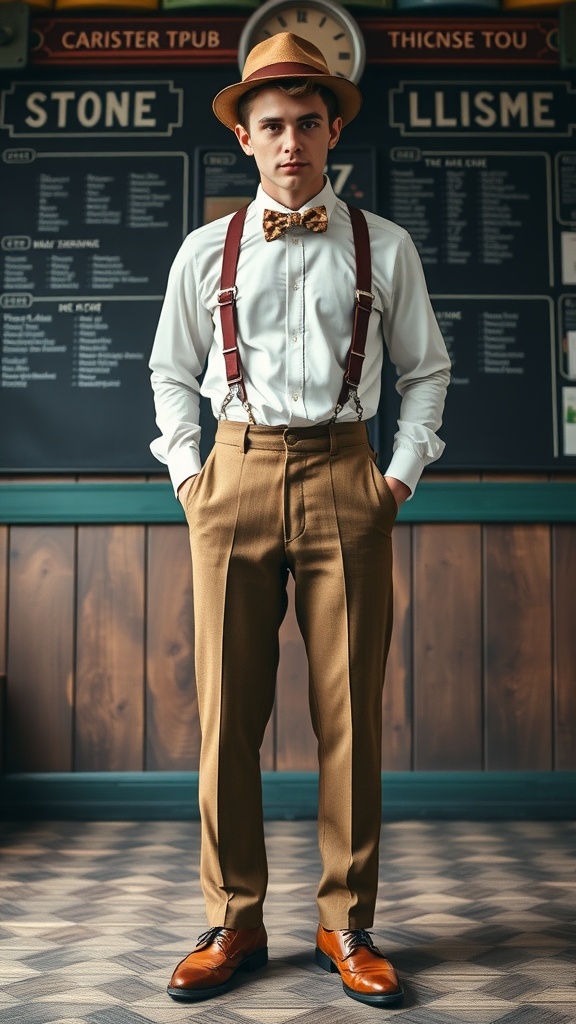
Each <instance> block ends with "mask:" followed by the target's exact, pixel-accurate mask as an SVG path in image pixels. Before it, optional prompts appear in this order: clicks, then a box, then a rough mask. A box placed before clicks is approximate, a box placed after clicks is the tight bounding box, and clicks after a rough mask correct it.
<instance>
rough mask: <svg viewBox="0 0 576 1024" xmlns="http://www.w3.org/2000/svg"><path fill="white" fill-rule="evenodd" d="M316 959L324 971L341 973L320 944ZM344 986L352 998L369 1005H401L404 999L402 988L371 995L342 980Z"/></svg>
mask: <svg viewBox="0 0 576 1024" xmlns="http://www.w3.org/2000/svg"><path fill="white" fill-rule="evenodd" d="M314 959H315V961H316V964H317V966H318V967H321V968H322V970H323V971H328V973H329V974H340V971H339V970H338V967H337V966H336V964H335V963H334V961H333V960H332V959H331V957H329V956H328V954H327V953H324V951H323V950H322V949H320V947H319V946H316V951H315V953H314ZM342 988H343V989H344V991H345V993H346V995H347V996H350V998H351V999H356V1000H357V1001H358V1002H359V1003H367V1004H368V1006H399V1005H400V1003H401V1002H402V1000H403V999H404V992H403V990H402V989H400V990H399V991H398V992H390V993H389V994H388V995H383V994H381V995H373V996H371V995H369V993H368V992H367V993H366V994H364V993H363V992H355V991H354V989H352V988H348V985H346V983H345V982H344V981H342Z"/></svg>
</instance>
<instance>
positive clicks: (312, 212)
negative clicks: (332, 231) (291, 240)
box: [263, 206, 328, 242]
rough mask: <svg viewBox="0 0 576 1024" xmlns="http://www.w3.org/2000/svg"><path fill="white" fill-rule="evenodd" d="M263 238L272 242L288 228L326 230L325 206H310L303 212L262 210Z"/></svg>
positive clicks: (326, 216)
mask: <svg viewBox="0 0 576 1024" xmlns="http://www.w3.org/2000/svg"><path fill="white" fill-rule="evenodd" d="M263 227H264V238H265V239H266V241H267V242H273V241H274V239H275V238H280V236H281V235H284V234H285V233H286V231H287V230H288V228H299V227H304V228H308V230H309V231H326V228H327V227H328V215H327V213H326V207H325V206H310V207H309V208H308V209H307V210H304V213H281V212H280V210H264V218H263Z"/></svg>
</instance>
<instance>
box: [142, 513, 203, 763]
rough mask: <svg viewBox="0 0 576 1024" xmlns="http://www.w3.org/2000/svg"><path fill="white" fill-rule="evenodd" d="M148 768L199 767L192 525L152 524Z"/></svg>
mask: <svg viewBox="0 0 576 1024" xmlns="http://www.w3.org/2000/svg"><path fill="white" fill-rule="evenodd" d="M146 591H147V597H146V623H147V625H146V666H147V670H146V677H147V696H146V768H148V769H150V770H153V771H168V770H170V771H197V769H198V762H199V754H200V723H199V720H198V699H197V694H196V679H195V675H194V612H193V608H192V571H191V564H190V547H189V544H188V528H187V526H186V524H185V523H183V524H182V526H150V527H149V528H148V574H147V583H146Z"/></svg>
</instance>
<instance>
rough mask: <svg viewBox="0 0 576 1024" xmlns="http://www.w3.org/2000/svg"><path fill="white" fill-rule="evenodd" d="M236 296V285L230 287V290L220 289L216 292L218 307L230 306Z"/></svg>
mask: <svg viewBox="0 0 576 1024" xmlns="http://www.w3.org/2000/svg"><path fill="white" fill-rule="evenodd" d="M237 294H238V289H237V287H236V285H232V288H220V289H219V290H218V305H219V306H231V305H232V303H234V302H236V296H237Z"/></svg>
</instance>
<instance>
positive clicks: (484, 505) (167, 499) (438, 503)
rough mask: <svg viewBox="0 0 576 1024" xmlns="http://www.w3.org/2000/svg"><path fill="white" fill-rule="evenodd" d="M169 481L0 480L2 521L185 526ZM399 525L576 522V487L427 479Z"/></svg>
mask: <svg viewBox="0 0 576 1024" xmlns="http://www.w3.org/2000/svg"><path fill="white" fill-rule="evenodd" d="M183 522H184V514H183V512H182V509H181V507H180V505H179V503H178V501H177V500H176V498H175V497H174V492H173V491H172V488H171V486H170V484H167V483H93V484H91V483H78V484H76V483H45V484H43V483H34V484H27V483H3V484H2V483H0V523H11V524H13V525H18V524H30V525H33V524H36V525H52V524H56V523H58V524H65V523H183ZM398 522H400V523H506V522H509V523H573V522H576V483H568V482H563V481H550V482H538V483H492V482H489V483H479V482H470V483H466V482H463V481H454V482H453V483H450V482H448V483H446V482H442V483H440V482H438V483H435V482H433V481H430V482H428V481H426V482H423V483H422V484H421V485H420V486H419V487H418V490H417V491H416V494H415V495H414V498H413V499H412V500H411V501H408V502H406V504H405V505H403V506H402V508H401V509H400V513H399V515H398Z"/></svg>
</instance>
